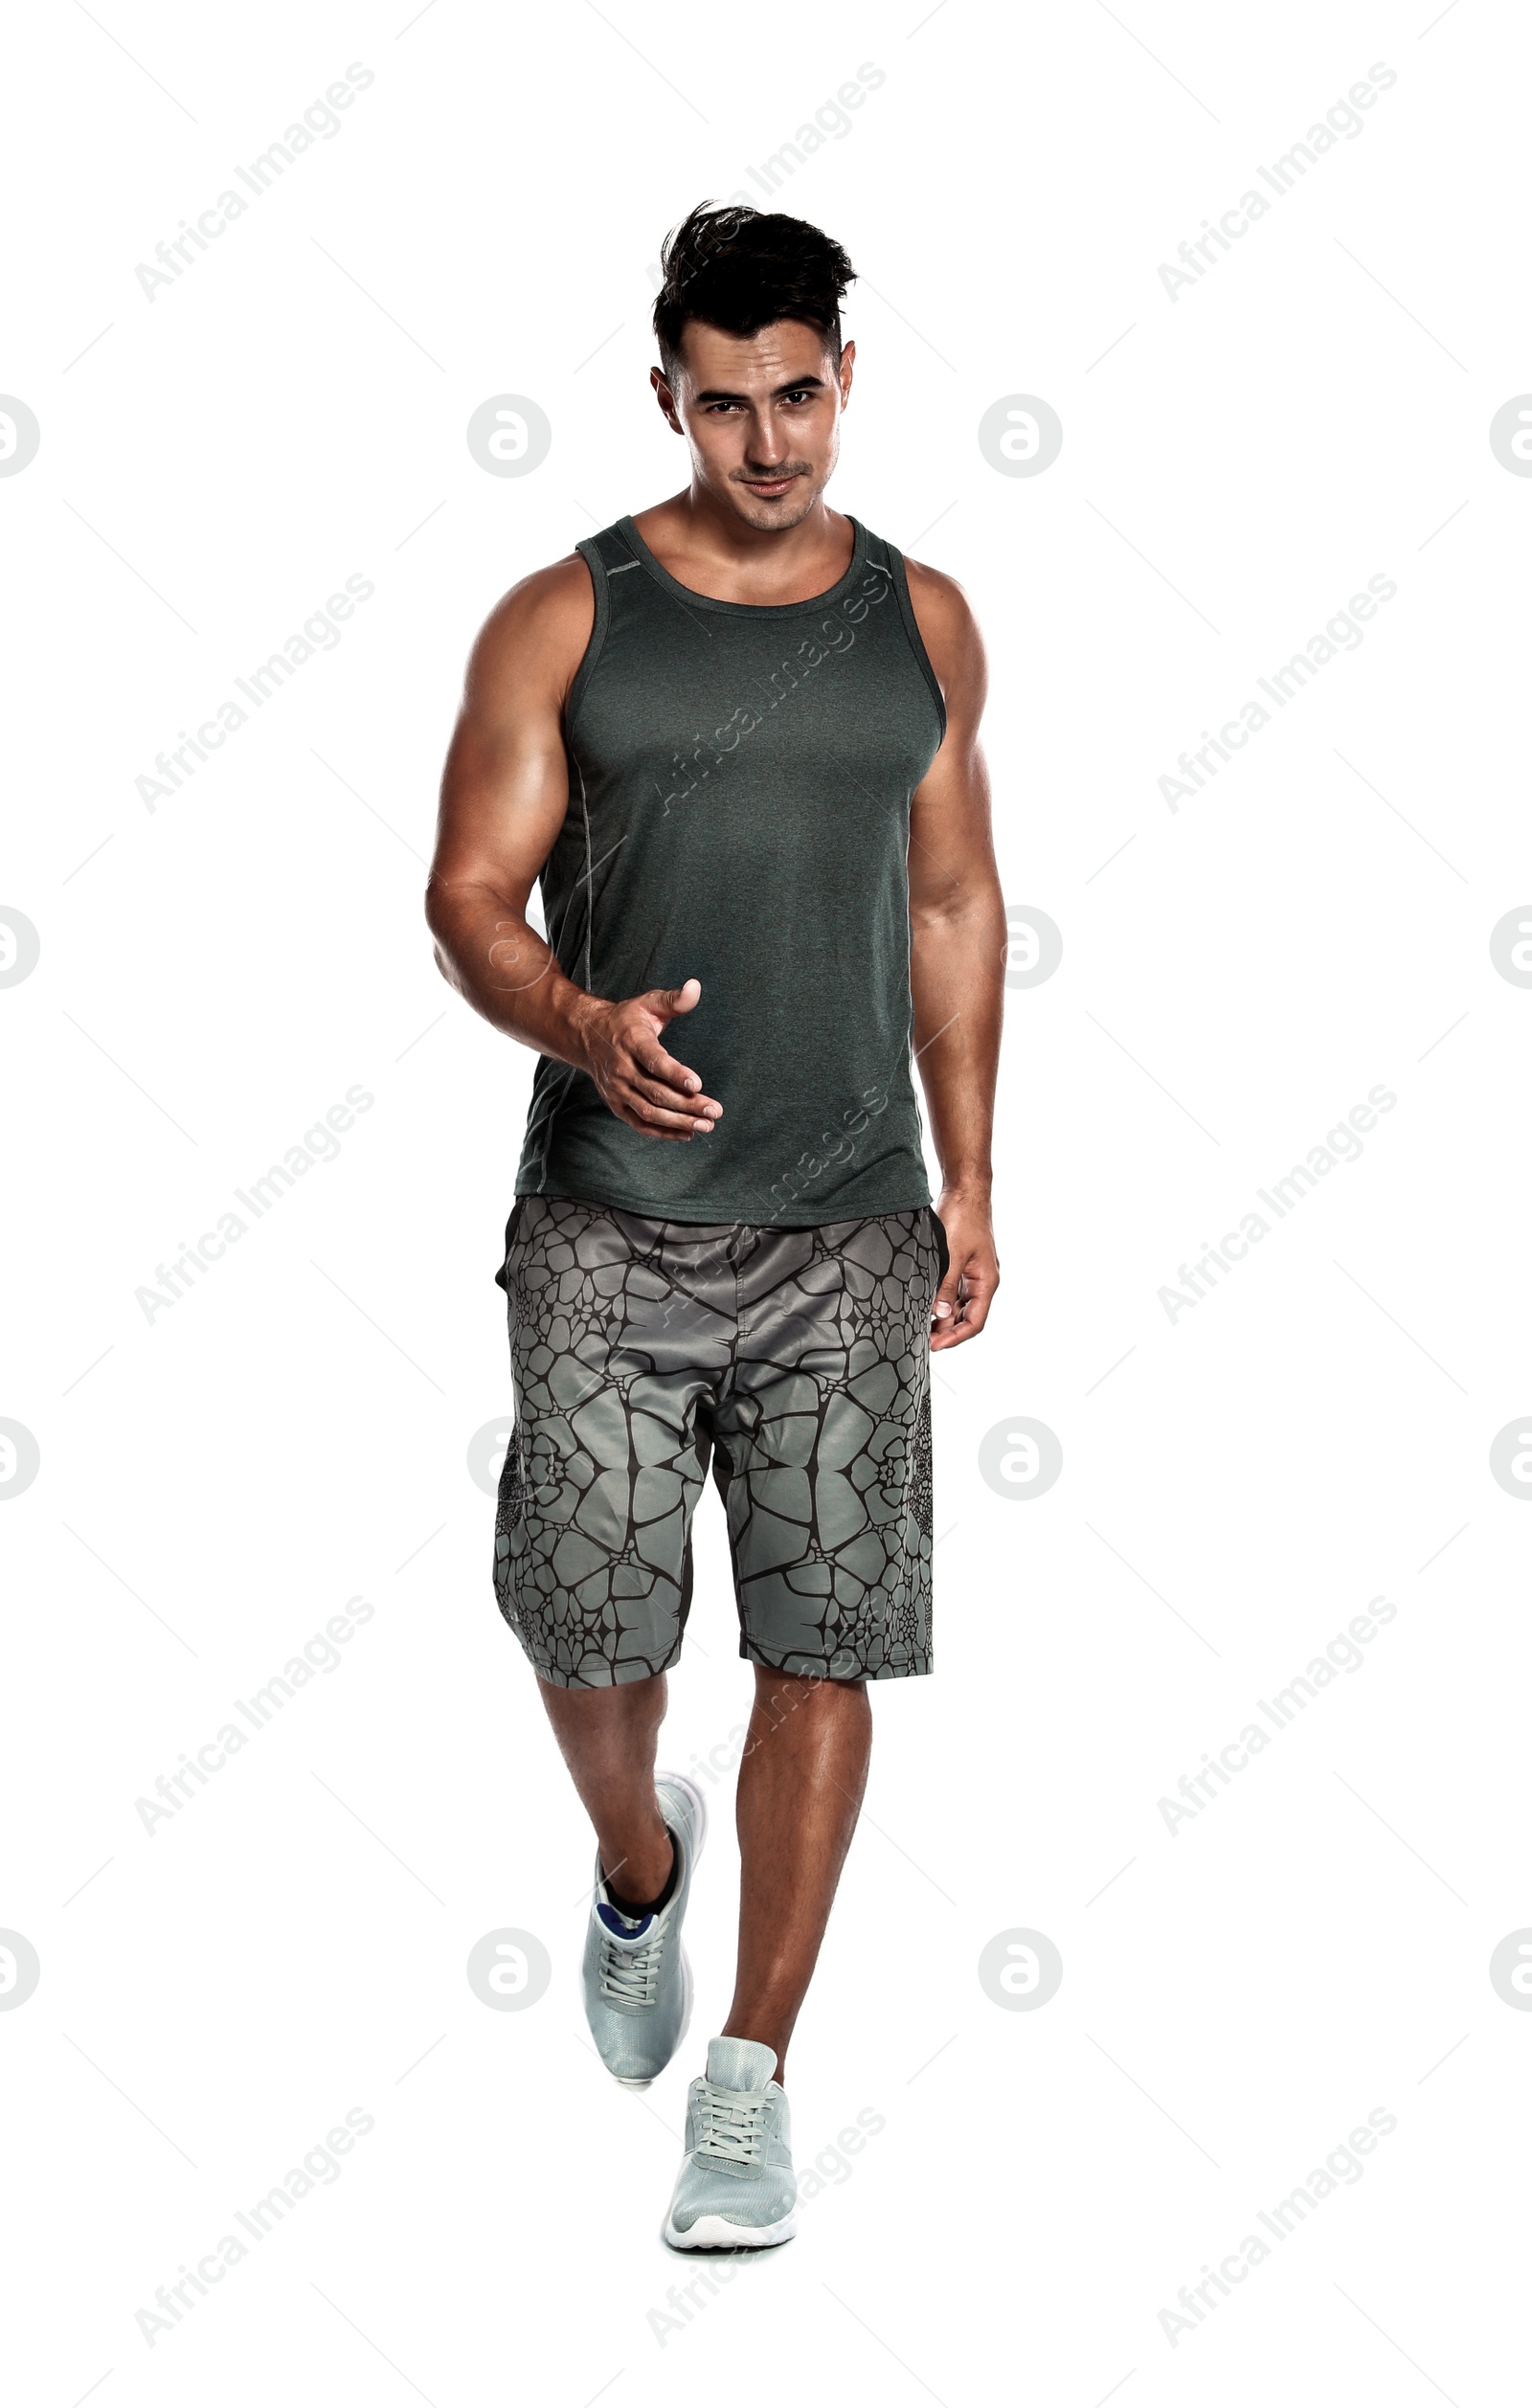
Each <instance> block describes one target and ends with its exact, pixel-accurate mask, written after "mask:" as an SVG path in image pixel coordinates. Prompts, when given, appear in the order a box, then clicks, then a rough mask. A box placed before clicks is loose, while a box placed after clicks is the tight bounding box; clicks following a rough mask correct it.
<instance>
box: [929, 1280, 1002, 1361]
mask: <svg viewBox="0 0 1532 2408" xmlns="http://www.w3.org/2000/svg"><path fill="white" fill-rule="evenodd" d="M949 1276H950V1274H949ZM946 1284H947V1283H946V1281H945V1280H944V1281H943V1282H942V1285H943V1287H945V1286H946ZM999 1284H1000V1282H999V1280H998V1278H994V1277H986V1276H985V1274H984V1273H983V1272H977V1271H976V1272H965V1273H963V1274H962V1277H961V1286H960V1291H959V1294H958V1299H957V1304H956V1309H955V1310H954V1311H953V1312H952V1313H951V1314H950V1315H946V1316H943V1317H942V1318H941V1319H939V1320H938V1319H937V1318H936V1317H935V1313H933V1315H932V1332H931V1351H932V1353H933V1354H934V1355H938V1354H945V1353H946V1352H947V1351H948V1349H949V1348H950V1347H953V1346H961V1345H964V1344H966V1342H967V1341H968V1339H970V1338H977V1337H978V1336H979V1333H980V1330H981V1329H982V1328H983V1326H984V1323H985V1322H986V1321H987V1320H988V1318H989V1308H990V1306H991V1304H992V1303H993V1302H994V1297H995V1290H996V1288H997V1287H998V1286H999Z"/></svg>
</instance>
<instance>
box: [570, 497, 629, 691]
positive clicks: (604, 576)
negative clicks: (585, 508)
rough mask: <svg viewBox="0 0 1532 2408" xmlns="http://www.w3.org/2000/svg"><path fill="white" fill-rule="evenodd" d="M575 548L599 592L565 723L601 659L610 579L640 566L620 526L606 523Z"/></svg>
mask: <svg viewBox="0 0 1532 2408" xmlns="http://www.w3.org/2000/svg"><path fill="white" fill-rule="evenodd" d="M574 549H575V551H577V552H578V553H579V555H580V558H581V559H582V560H583V561H584V563H585V565H586V567H587V568H588V569H589V571H590V573H591V584H592V586H593V588H594V589H595V594H596V619H595V622H594V624H593V626H592V628H591V640H590V641H589V643H588V644H587V645H586V647H585V656H584V658H583V660H582V661H581V663H580V664H579V667H578V669H577V670H576V671H575V674H574V684H573V685H572V686H571V687H570V689H569V700H568V702H567V704H566V705H565V712H564V717H565V725H566V727H569V726H571V725H572V724H573V722H574V714H575V712H576V710H577V709H578V707H579V703H580V700H581V697H582V696H583V694H584V692H585V688H586V687H587V686H588V685H589V684H590V682H591V673H592V671H593V670H594V669H595V667H596V664H597V661H598V660H599V659H600V656H601V647H602V646H603V644H604V643H605V641H606V637H607V630H608V628H609V627H610V626H611V623H612V598H611V591H610V587H611V580H612V578H613V577H615V576H620V575H621V574H622V573H623V571H624V570H625V569H637V568H638V566H639V563H638V560H637V558H636V557H635V555H634V553H633V552H632V551H630V550H629V548H628V544H627V541H626V538H625V537H624V536H623V534H622V531H621V529H620V528H618V527H603V528H602V529H601V531H600V533H599V534H598V535H582V536H581V537H580V538H579V540H578V542H577V543H576V544H575V546H574Z"/></svg>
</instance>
